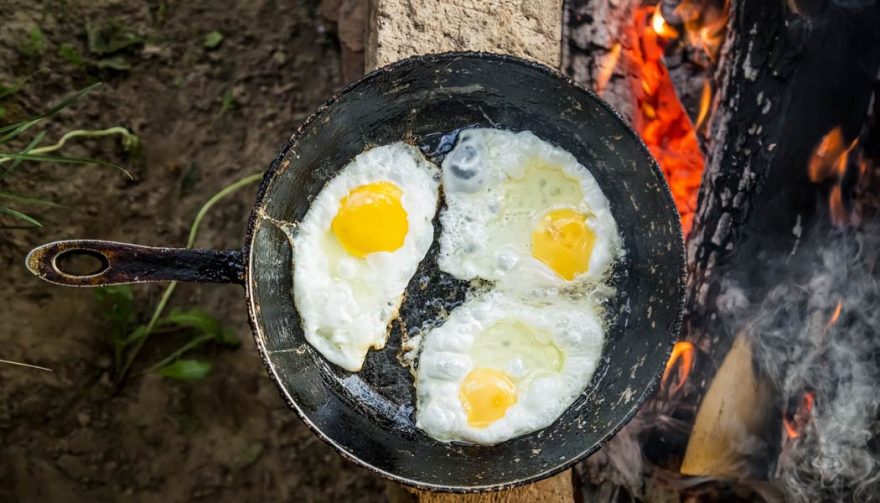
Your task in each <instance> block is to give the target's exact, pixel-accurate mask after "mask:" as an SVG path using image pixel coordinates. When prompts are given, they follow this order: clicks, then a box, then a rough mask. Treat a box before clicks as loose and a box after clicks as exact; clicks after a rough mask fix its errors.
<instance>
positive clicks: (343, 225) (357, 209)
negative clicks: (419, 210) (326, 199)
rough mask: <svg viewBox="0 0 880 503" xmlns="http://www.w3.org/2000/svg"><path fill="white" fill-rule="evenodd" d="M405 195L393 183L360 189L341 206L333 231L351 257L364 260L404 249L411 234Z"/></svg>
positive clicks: (345, 198)
mask: <svg viewBox="0 0 880 503" xmlns="http://www.w3.org/2000/svg"><path fill="white" fill-rule="evenodd" d="M402 194H403V191H401V190H400V187H398V186H397V185H394V184H393V183H391V182H373V183H368V184H366V185H361V186H360V187H357V188H356V189H354V190H352V191H351V192H349V193H348V195H347V196H345V197H344V198H342V201H340V202H339V212H338V213H336V217H335V218H333V222H332V224H331V225H330V229H331V230H332V231H333V235H335V236H336V239H338V240H339V243H340V244H342V247H343V248H345V251H347V252H348V254H349V255H352V256H355V257H365V256H367V255H369V254H371V253H376V252H390V251H394V250H396V249H398V248H400V247H401V246H403V240H404V239H405V238H406V233H407V231H408V230H409V223H408V222H407V219H406V210H404V209H403V205H402V204H401V202H400V197H401V195H402Z"/></svg>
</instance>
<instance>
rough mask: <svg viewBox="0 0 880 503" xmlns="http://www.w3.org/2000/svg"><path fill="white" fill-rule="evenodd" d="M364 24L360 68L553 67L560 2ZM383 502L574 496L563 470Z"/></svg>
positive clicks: (406, 493)
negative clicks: (495, 56)
mask: <svg viewBox="0 0 880 503" xmlns="http://www.w3.org/2000/svg"><path fill="white" fill-rule="evenodd" d="M367 19H368V21H367V30H366V31H367V36H366V41H367V43H366V47H365V51H366V67H367V70H372V69H374V68H377V67H379V66H382V65H386V64H388V63H391V62H394V61H397V60H399V59H402V58H406V57H409V56H414V55H417V54H428V53H436V52H444V51H453V50H455V51H462V50H475V51H491V52H501V53H508V54H513V55H516V56H520V57H524V58H528V59H533V60H536V61H538V62H540V63H544V64H545V65H548V66H550V67H553V68H559V65H560V57H561V40H562V0H517V1H503V0H488V1H480V0H454V1H439V0H369V7H368V14H367ZM388 496H389V499H390V500H391V501H393V502H395V503H403V502H410V501H418V502H425V503H443V502H453V501H456V502H458V501H464V502H473V503H478V502H479V503H494V502H510V503H514V502H551V501H552V502H556V501H572V500H573V499H574V492H573V486H572V477H571V471H570V470H566V471H565V472H563V473H561V474H559V475H557V476H555V477H552V478H549V479H546V480H543V481H541V482H538V483H536V484H531V485H527V486H524V487H519V488H515V489H510V490H506V491H499V492H496V493H488V494H468V495H455V494H442V493H430V492H425V491H415V490H410V489H405V488H402V487H400V486H397V485H395V484H392V483H389V490H388Z"/></svg>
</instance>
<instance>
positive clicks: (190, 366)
mask: <svg viewBox="0 0 880 503" xmlns="http://www.w3.org/2000/svg"><path fill="white" fill-rule="evenodd" d="M210 373H211V364H210V363H208V362H205V361H202V360H177V361H175V362H172V363H169V364H168V365H165V366H164V367H162V368H160V369H159V374H161V375H163V376H165V377H169V378H171V379H177V380H179V381H196V380H199V379H204V378H205V377H207V375H208V374H210Z"/></svg>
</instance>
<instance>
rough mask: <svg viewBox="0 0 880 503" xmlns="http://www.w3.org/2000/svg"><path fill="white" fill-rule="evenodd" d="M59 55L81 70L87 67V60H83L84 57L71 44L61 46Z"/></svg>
mask: <svg viewBox="0 0 880 503" xmlns="http://www.w3.org/2000/svg"><path fill="white" fill-rule="evenodd" d="M58 55H59V56H61V57H62V58H64V59H65V60H67V62H68V63H70V64H72V65H73V66H76V67H78V68H81V67H82V66H83V65H85V62H86V61H85V59H83V57H82V55H81V54H80V53H79V51H77V50H76V48H75V47H74V46H72V45H70V44H61V47H59V48H58Z"/></svg>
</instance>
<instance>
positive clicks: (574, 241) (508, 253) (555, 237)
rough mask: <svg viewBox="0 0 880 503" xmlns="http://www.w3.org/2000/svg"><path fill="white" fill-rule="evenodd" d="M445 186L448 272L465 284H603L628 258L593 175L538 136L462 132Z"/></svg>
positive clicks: (443, 258)
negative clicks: (618, 258) (618, 259)
mask: <svg viewBox="0 0 880 503" xmlns="http://www.w3.org/2000/svg"><path fill="white" fill-rule="evenodd" d="M443 187H444V191H445V197H446V209H445V210H444V211H443V213H442V214H441V216H440V223H441V226H442V229H443V232H442V235H441V236H440V254H439V256H438V263H439V265H440V268H441V269H442V270H443V271H446V272H448V273H450V274H452V275H453V276H455V277H456V278H458V279H463V280H470V279H474V278H482V279H486V280H490V281H496V282H499V284H498V287H499V288H503V289H506V288H507V287H512V288H520V289H523V288H535V287H539V288H540V287H561V286H564V285H567V284H571V283H573V282H574V283H584V282H598V281H601V280H602V279H604V277H605V276H606V275H607V273H608V271H609V268H610V265H611V263H612V262H613V259H614V257H615V255H616V254H617V252H618V250H619V249H620V242H619V237H618V233H617V226H616V224H615V222H614V218H613V217H612V216H611V211H610V207H609V204H608V199H606V197H605V195H604V194H603V193H602V190H601V189H600V188H599V185H598V184H597V183H596V180H595V179H594V178H593V176H592V175H591V174H590V172H589V171H588V170H587V169H586V168H584V167H583V166H582V165H581V164H580V163H578V162H577V160H576V159H575V158H574V156H572V155H571V154H570V153H568V152H566V151H565V150H562V149H560V148H558V147H555V146H553V145H551V144H550V143H547V142H545V141H543V140H541V139H540V138H538V137H537V136H535V135H534V134H532V133H531V132H528V131H523V132H519V133H514V132H511V131H503V130H497V129H468V130H464V131H462V132H461V133H460V134H459V138H458V142H457V144H456V145H455V148H453V150H452V151H451V152H449V154H448V155H447V156H446V158H445V159H444V161H443Z"/></svg>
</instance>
